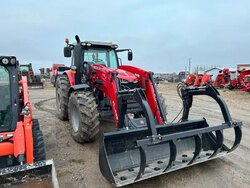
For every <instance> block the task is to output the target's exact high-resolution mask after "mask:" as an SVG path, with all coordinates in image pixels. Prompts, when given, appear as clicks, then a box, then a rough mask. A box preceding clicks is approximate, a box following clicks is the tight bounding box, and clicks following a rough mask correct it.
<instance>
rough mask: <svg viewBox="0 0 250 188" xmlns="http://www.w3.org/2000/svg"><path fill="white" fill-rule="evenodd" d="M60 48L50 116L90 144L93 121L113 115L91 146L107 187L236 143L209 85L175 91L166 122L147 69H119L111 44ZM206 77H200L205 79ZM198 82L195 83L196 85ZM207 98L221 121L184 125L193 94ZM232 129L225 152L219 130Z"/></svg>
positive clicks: (161, 100) (178, 166)
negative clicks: (177, 101)
mask: <svg viewBox="0 0 250 188" xmlns="http://www.w3.org/2000/svg"><path fill="white" fill-rule="evenodd" d="M76 41H77V43H76V44H69V41H68V39H66V43H67V46H66V47H65V48H64V56H65V57H71V53H72V52H73V57H72V65H71V67H70V70H67V71H65V72H64V73H63V75H61V76H60V77H59V80H58V82H57V84H56V101H57V111H58V117H59V118H60V119H62V120H67V119H69V121H70V124H71V134H72V136H73V138H74V140H75V141H76V142H79V143H86V142H92V141H94V139H95V136H96V135H97V133H98V132H99V128H98V126H99V116H100V117H107V116H113V117H114V121H115V125H116V130H117V131H112V132H107V133H103V134H102V136H101V139H100V145H99V166H100V170H101V173H102V174H103V176H104V177H105V178H106V179H107V180H108V181H110V182H111V183H112V184H114V185H115V186H117V187H119V186H123V185H127V184H131V183H135V182H137V181H141V180H144V179H148V178H151V177H154V176H158V175H161V174H164V173H168V172H171V171H174V170H178V169H181V168H184V167H187V166H190V165H194V164H197V163H201V162H205V161H207V160H211V159H214V158H216V157H221V156H223V155H226V154H227V153H229V152H231V151H233V150H234V149H235V148H236V147H237V146H238V144H239V143H240V141H241V135H242V133H241V125H242V123H241V122H239V121H232V119H231V116H230V113H229V110H228V108H227V105H226V104H225V102H224V100H223V99H222V98H221V97H220V95H219V93H218V91H217V90H216V89H215V88H214V87H213V86H211V85H210V84H207V85H206V84H204V86H200V87H198V86H193V87H186V86H184V85H180V86H179V87H178V91H179V95H180V97H181V98H182V101H183V109H184V110H183V115H182V118H181V120H180V121H179V122H178V123H173V122H172V123H168V122H167V118H166V114H167V113H166V104H165V100H164V98H163V96H162V95H161V94H159V93H158V91H157V87H156V86H155V83H154V79H153V76H152V73H151V72H148V71H145V70H142V69H140V68H137V67H133V66H126V65H120V64H119V61H118V53H119V52H123V51H128V60H132V51H131V50H130V49H118V45H116V44H113V43H104V42H90V41H85V42H81V41H80V39H79V37H78V36H76ZM208 78H210V76H209V75H208V76H205V77H204V80H203V81H202V79H201V82H205V81H206V80H208ZM201 84H202V83H201ZM195 95H207V96H210V97H212V98H213V99H214V100H215V101H216V102H217V103H218V104H219V106H220V108H221V111H222V115H223V117H224V122H223V123H222V124H221V125H217V126H212V127H211V126H209V124H208V123H207V121H206V119H205V118H203V119H201V120H189V118H188V117H189V110H190V108H191V106H192V101H193V96H195ZM224 129H231V130H234V131H235V135H236V136H235V141H234V143H233V145H232V146H231V147H229V146H226V145H225V144H224V143H223V130H224Z"/></svg>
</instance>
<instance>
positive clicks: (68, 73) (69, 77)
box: [63, 70, 75, 86]
mask: <svg viewBox="0 0 250 188" xmlns="http://www.w3.org/2000/svg"><path fill="white" fill-rule="evenodd" d="M63 75H67V77H68V79H69V83H70V86H74V85H75V75H74V74H73V73H72V72H71V70H66V71H64V73H63Z"/></svg>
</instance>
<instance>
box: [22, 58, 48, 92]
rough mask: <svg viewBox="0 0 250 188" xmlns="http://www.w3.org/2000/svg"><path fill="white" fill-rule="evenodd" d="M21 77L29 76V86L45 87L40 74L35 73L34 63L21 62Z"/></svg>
mask: <svg viewBox="0 0 250 188" xmlns="http://www.w3.org/2000/svg"><path fill="white" fill-rule="evenodd" d="M18 74H19V77H20V78H21V77H22V76H26V77H27V81H28V87H29V88H41V89H43V83H42V81H41V76H40V75H35V74H34V71H33V69H32V64H31V63H30V64H20V66H19V73H18Z"/></svg>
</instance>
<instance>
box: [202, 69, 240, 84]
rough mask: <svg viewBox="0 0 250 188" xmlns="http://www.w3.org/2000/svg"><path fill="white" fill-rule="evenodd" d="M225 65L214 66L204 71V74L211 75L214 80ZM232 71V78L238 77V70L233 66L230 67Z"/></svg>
mask: <svg viewBox="0 0 250 188" xmlns="http://www.w3.org/2000/svg"><path fill="white" fill-rule="evenodd" d="M224 68H225V67H214V68H211V69H208V70H205V71H204V74H208V75H211V78H212V81H213V82H214V81H215V79H216V77H217V76H218V74H220V72H221V71H222V70H223V69H224ZM229 70H230V73H231V79H234V78H236V70H235V69H233V68H229Z"/></svg>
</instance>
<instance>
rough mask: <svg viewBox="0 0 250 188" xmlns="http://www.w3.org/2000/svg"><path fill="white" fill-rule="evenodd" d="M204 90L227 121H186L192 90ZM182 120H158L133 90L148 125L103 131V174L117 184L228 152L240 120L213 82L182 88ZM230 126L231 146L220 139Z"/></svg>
mask: <svg viewBox="0 0 250 188" xmlns="http://www.w3.org/2000/svg"><path fill="white" fill-rule="evenodd" d="M202 94H206V95H209V96H211V97H212V98H214V99H215V100H216V101H217V102H218V103H219V105H220V108H221V110H222V114H223V117H224V120H225V123H223V124H221V125H217V126H212V127H210V126H209V125H208V124H207V122H206V120H205V119H201V120H195V121H191V120H187V118H188V113H189V108H190V107H191V105H192V96H193V95H202ZM182 96H183V105H184V111H183V117H182V122H179V123H175V124H166V125H156V124H155V123H154V122H155V121H153V115H152V113H151V111H150V108H149V105H148V103H147V102H146V98H145V96H143V93H142V92H140V91H136V92H135V94H134V98H135V100H136V101H137V102H138V103H139V104H141V106H142V109H143V111H144V114H147V116H145V118H141V119H140V120H139V121H140V122H145V124H146V125H147V126H144V127H141V128H136V129H132V130H122V131H117V132H111V133H105V134H103V137H102V139H101V140H100V153H99V165H100V169H101V172H102V174H103V176H104V177H105V178H106V179H107V180H108V181H110V182H111V183H112V184H114V185H115V186H116V187H120V186H124V185H127V184H131V183H135V182H137V181H141V180H144V179H148V178H151V177H154V176H158V175H161V174H164V173H168V172H171V171H174V170H178V169H181V168H184V167H187V166H190V165H194V164H198V163H201V162H205V161H208V160H211V159H214V158H217V157H221V156H223V155H226V154H227V153H229V152H231V151H233V150H234V149H235V148H236V147H237V146H238V145H239V143H240V141H241V137H242V132H241V126H242V123H241V122H237V121H232V120H231V116H230V114H229V111H228V108H227V106H226V104H225V102H224V101H223V99H222V98H221V97H220V96H219V93H218V92H217V90H216V89H214V88H213V87H212V86H204V87H196V88H185V89H183V91H182ZM225 129H232V131H234V134H235V139H234V142H233V144H232V146H231V147H228V146H226V145H225V144H224V142H223V141H224V140H223V130H225Z"/></svg>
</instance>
